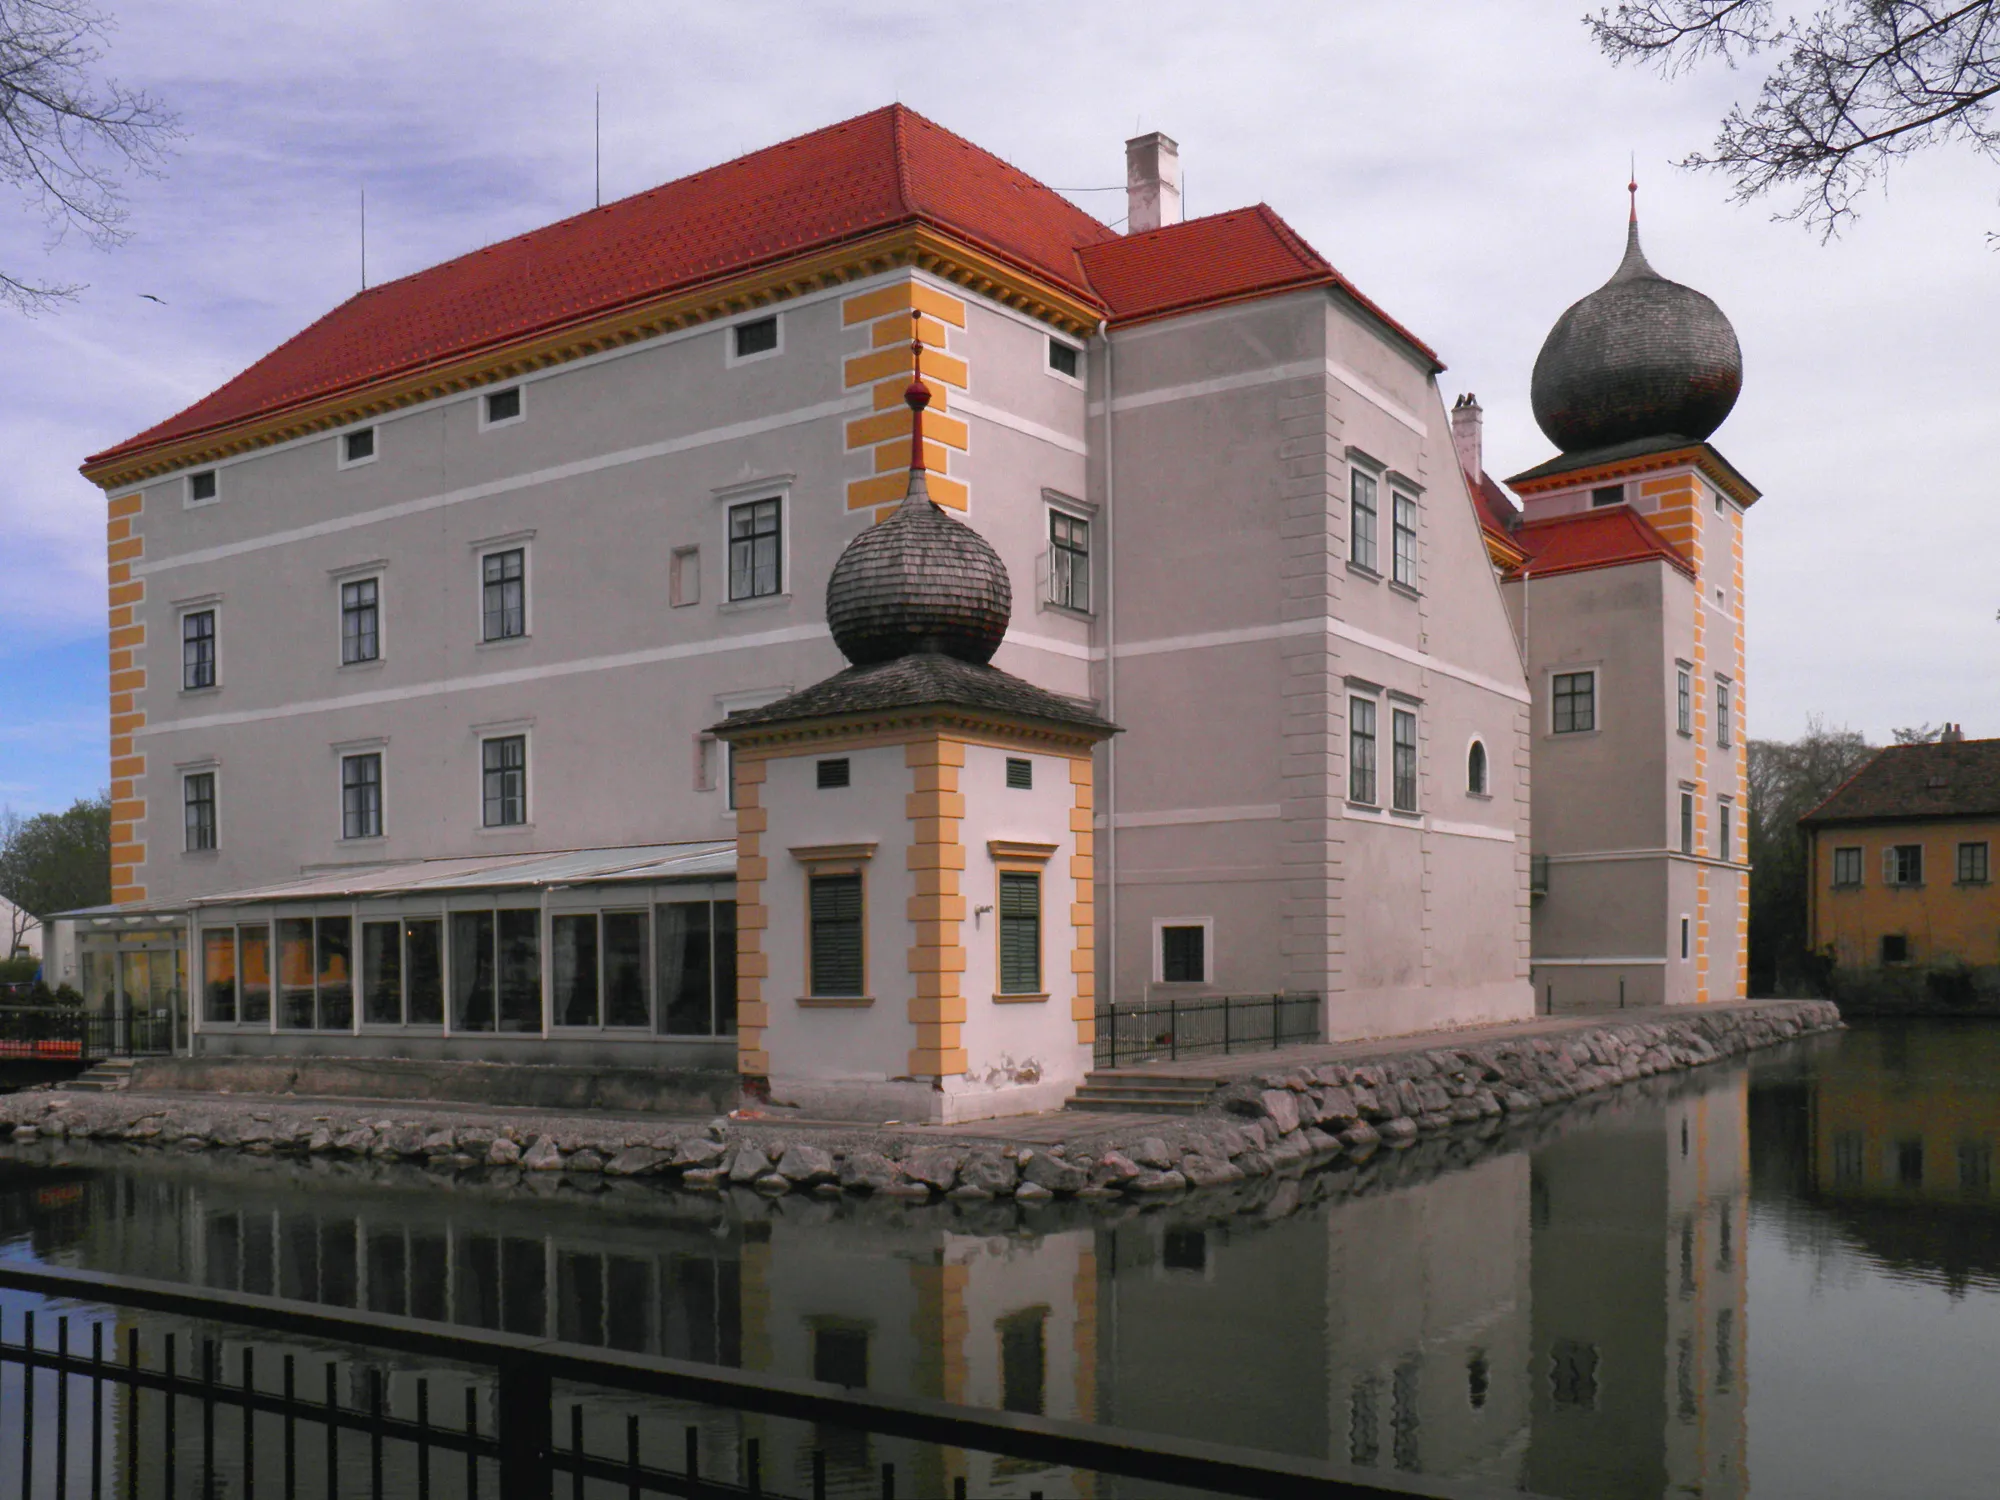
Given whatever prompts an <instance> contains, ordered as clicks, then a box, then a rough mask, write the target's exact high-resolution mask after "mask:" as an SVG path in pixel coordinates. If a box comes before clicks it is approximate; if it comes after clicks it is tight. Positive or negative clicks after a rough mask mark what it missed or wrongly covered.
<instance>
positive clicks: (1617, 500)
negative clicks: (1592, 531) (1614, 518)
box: [1590, 484, 1625, 510]
mask: <svg viewBox="0 0 2000 1500" xmlns="http://www.w3.org/2000/svg"><path fill="white" fill-rule="evenodd" d="M1624 503H1625V486H1624V485H1622V484H1600V485H1599V486H1598V487H1597V488H1596V489H1594V490H1592V491H1591V492H1590V507H1591V509H1592V510H1595V509H1597V508H1598V507H1599V506H1601V505H1623V504H1624Z"/></svg>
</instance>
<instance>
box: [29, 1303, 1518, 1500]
mask: <svg viewBox="0 0 2000 1500" xmlns="http://www.w3.org/2000/svg"><path fill="white" fill-rule="evenodd" d="M0 1288H4V1289H7V1290H11V1291H15V1292H25V1293H30V1294H35V1295H39V1296H42V1297H46V1298H54V1299H59V1300H60V1301H62V1302H65V1303H69V1304H74V1305H76V1306H77V1307H78V1308H79V1310H78V1311H76V1312H72V1313H67V1314H65V1313H61V1312H57V1313H55V1314H53V1315H51V1314H50V1313H48V1312H44V1314H43V1316H42V1317H41V1318H40V1319H39V1320H38V1319H37V1318H36V1317H35V1316H34V1315H33V1314H32V1313H30V1314H26V1315H25V1316H24V1318H23V1319H22V1320H20V1321H16V1320H14V1319H11V1318H0V1377H5V1376H8V1375H10V1374H11V1372H13V1371H16V1370H18V1372H19V1374H18V1378H17V1379H16V1380H14V1381H13V1382H12V1389H13V1391H14V1394H13V1396H12V1397H11V1398H10V1400H11V1402H12V1404H15V1405H17V1406H18V1407H19V1410H18V1411H8V1412H5V1413H4V1414H0V1442H5V1443H8V1444H12V1445H16V1446H17V1449H18V1451H14V1452H8V1451H5V1450H4V1449H0V1472H5V1471H6V1470H10V1469H13V1470H17V1471H18V1473H19V1476H20V1494H21V1495H22V1496H23V1497H24V1500H29V1497H33V1496H39V1495H46V1496H55V1497H59V1500H68V1497H69V1496H71V1495H73V1494H87V1495H90V1496H93V1497H95V1496H104V1495H114V1494H119V1495H124V1496H127V1497H130V1500H138V1497H139V1496H140V1495H141V1494H142V1493H143V1494H145V1495H147V1496H152V1495H167V1496H173V1495H178V1494H182V1493H194V1494H199V1495H202V1496H205V1497H206V1496H214V1495H219V1494H225V1493H226V1494H228V1495H230V1496H232V1497H234V1496H242V1497H244V1500H254V1497H255V1495H256V1494H257V1493H258V1492H259V1490H260V1488H261V1489H262V1491H263V1492H264V1493H266V1494H268V1495H272V1496H279V1495H282V1496H285V1497H287V1500H290V1497H292V1496H296V1495H313V1496H318V1495H324V1496H327V1497H329V1500H331V1497H334V1496H336V1495H338V1494H341V1493H348V1494H367V1495H369V1496H372V1497H375V1500H380V1497H382V1496H384V1495H385V1494H387V1493H391V1492H392V1491H393V1492H394V1493H396V1494H399V1495H401V1494H414V1495H416V1496H419V1497H422V1500H428V1497H429V1496H431V1495H432V1494H433V1493H451V1494H454V1495H458V1494H462V1495H466V1496H468V1497H476V1496H479V1495H482V1494H486V1495H496V1496H498V1497H500V1500H531V1497H532V1500H552V1497H554V1496H557V1495H569V1496H574V1497H578V1500H581V1497H583V1496H584V1495H586V1494H593V1495H600V1496H602V1495H624V1496H630V1497H634V1500H636V1497H638V1496H641V1495H681V1496H693V1497H709V1500H722V1497H725V1496H727V1497H736V1496H763V1495H766V1494H769V1495H771V1496H773V1497H774V1500H775V1497H778V1496H780V1495H783V1494H785V1493H792V1494H797V1493H798V1492H799V1491H798V1490H797V1489H791V1488H789V1483H790V1482H789V1481H788V1487H787V1488H786V1489H777V1488H773V1489H768V1490H767V1489H766V1487H765V1484H766V1477H767V1475H766V1465H765V1462H764V1454H763V1452H762V1445H761V1442H760V1440H759V1439H757V1438H744V1439H743V1440H742V1441H741V1443H740V1444H738V1445H732V1451H728V1452H717V1451H716V1448H717V1444H716V1443H715V1442H714V1441H713V1434H714V1431H715V1428H714V1425H713V1424H712V1423H711V1424H708V1425H704V1423H703V1422H701V1421H700V1420H697V1421H695V1422H693V1423H691V1424H688V1423H686V1420H685V1415H684V1414H687V1413H691V1412H699V1411H702V1410H706V1411H708V1412H710V1413H714V1412H722V1413H733V1414H737V1415H741V1414H757V1415H759V1416H762V1417H765V1418H770V1419H774V1421H775V1422H777V1423H788V1424H795V1425H796V1426H797V1427H798V1430H799V1431H801V1432H803V1433H806V1434H808V1435H809V1439H808V1442H807V1445H806V1446H805V1447H804V1448H803V1449H802V1450H801V1451H802V1452H803V1453H804V1454H805V1455H806V1461H805V1462H803V1463H799V1464H794V1465H787V1466H785V1467H784V1470H783V1472H785V1473H789V1474H791V1475H792V1476H794V1478H796V1479H797V1480H799V1481H802V1483H803V1485H804V1487H805V1488H806V1489H807V1490H808V1491H809V1493H810V1494H811V1495H812V1496H814V1497H815V1500H824V1497H825V1496H826V1495H827V1494H828V1493H829V1481H828V1471H829V1451H830V1450H831V1451H833V1452H834V1453H835V1454H836V1455H837V1456H838V1455H841V1454H843V1453H845V1454H847V1455H851V1454H852V1452H853V1448H852V1445H851V1444H847V1443H843V1442H842V1441H841V1440H840V1438H839V1437H838V1436H837V1434H840V1433H846V1434H859V1435H862V1436H863V1437H869V1436H878V1437H884V1438H891V1439H901V1440H905V1441H907V1442H909V1443H913V1444H916V1445H920V1448H921V1449H922V1450H924V1451H928V1452H930V1453H932V1454H933V1455H940V1454H944V1453H957V1454H959V1455H961V1456H962V1455H963V1454H964V1453H966V1452H968V1451H970V1452H976V1453H980V1454H990V1455H996V1456H998V1457H999V1458H1001V1459H1005V1460H1012V1461H1015V1462H1016V1463H1017V1464H1018V1465H1023V1466H1034V1465H1042V1466H1051V1467H1059V1468H1070V1469H1074V1470H1080V1471H1085V1472H1088V1473H1092V1474H1096V1475H1098V1476H1101V1477H1102V1478H1104V1479H1108V1480H1110V1481H1111V1483H1110V1484H1109V1485H1102V1484H1101V1485H1100V1486H1099V1487H1098V1488H1099V1490H1100V1492H1104V1493H1117V1492H1118V1490H1119V1488H1120V1486H1119V1485H1118V1484H1117V1481H1118V1480H1120V1479H1131V1480H1138V1481H1141V1482H1142V1483H1144V1484H1147V1485H1158V1484H1166V1485H1173V1486H1177V1487H1182V1488H1185V1489H1189V1490H1194V1491H1206V1492H1208V1493H1211V1494H1217V1495H1245V1496H1272V1497H1277V1496H1287V1497H1290V1496H1299V1497H1307V1496H1310V1497H1327V1500H1346V1497H1353V1500H1392V1497H1399V1496H1409V1495H1428V1496H1433V1497H1440V1500H1449V1497H1457V1500H1497V1492H1494V1491H1486V1490H1479V1489H1475V1488H1472V1487H1468V1486H1464V1485H1459V1484H1455V1483H1451V1482H1446V1481H1426V1480H1422V1479H1418V1478H1414V1477H1410V1476H1405V1475H1397V1476H1395V1477H1394V1478H1393V1479H1383V1478H1378V1477H1377V1476H1374V1475H1372V1474H1368V1473H1365V1472H1363V1471H1360V1470H1354V1469H1347V1468H1341V1467H1338V1466H1334V1465H1330V1464H1325V1463H1320V1462H1318V1461H1315V1460H1311V1459H1302V1458H1289V1457H1284V1456H1280V1455H1275V1454H1267V1453H1261V1452H1255V1451H1251V1450H1246V1449H1238V1448H1230V1447H1223V1446H1220V1445H1217V1444H1210V1443H1198V1442H1190V1441H1188V1440H1186V1439H1182V1438H1178V1437H1172V1436H1167V1435H1160V1434H1152V1433H1143V1434H1142V1433H1133V1432H1125V1431H1121V1430H1118V1429H1115V1428H1102V1427H1092V1426H1088V1425H1085V1424H1083V1423H1078V1422H1064V1421H1053V1420H1050V1419H1048V1418H1044V1417H1036V1416H1027V1415H1021V1414H1017V1413H1012V1412H999V1411H983V1410H976V1409H973V1408H968V1407H961V1406H953V1405H950V1404H948V1403H946V1402H942V1401H933V1400H925V1399H920V1398H909V1397H893V1396H882V1395H875V1394H871V1393H869V1392H867V1391H861V1390H849V1389H844V1388H842V1387H840V1386H835V1385H827V1384H822V1383H819V1382H816V1381H806V1380H793V1379H787V1378H784V1377H780V1376H772V1375H766V1374H760V1373H755V1372H751V1371H744V1370H735V1369H727V1368H723V1367H719V1366H709V1365H697V1364H690V1363H686V1362H682V1361H676V1360H663V1359H655V1358H649V1357H646V1356H643V1355H633V1354H619V1353H613V1352H609V1351H605V1350H601V1349H593V1348H589V1347H586V1346H583V1345H578V1344H567V1343H559V1342H556V1341H554V1340H542V1339H535V1338H524V1337H520V1336H512V1335H507V1334H500V1333H490V1332H485V1331H483V1330H475V1329H465V1328H457V1327H452V1326H449V1325H442V1324H435V1323H424V1322H420V1321H418V1320H416V1319H413V1318H402V1317H391V1316H387V1315H384V1314H379V1313H362V1312H353V1311H346V1310H339V1309H329V1308H324V1307H319V1306H315V1305H312V1304H309V1303H298V1302H287V1301H282V1300H280V1299H277V1298H271V1297H252V1296H245V1295H243V1294H240V1293H231V1292H211V1291H202V1290H197V1289H194V1288H190V1287H185V1286H180V1285H175V1284H173V1283H169V1282H159V1281H144V1280H139V1279H137V1278H133V1277H122V1276H110V1275H105V1274H102V1273H98V1272H89V1271H63V1270H52V1269H48V1268H44V1267H38V1266H24V1265H0ZM100 1310H110V1312H111V1316H110V1317H106V1316H104V1315H103V1312H102V1311H100ZM140 1313H144V1314H151V1315H153V1316H154V1317H156V1318H167V1319H180V1320H187V1322H184V1323H182V1324H181V1325H180V1326H179V1329H178V1331H169V1330H162V1329H161V1328H159V1327H157V1326H156V1327H154V1328H153V1329H151V1330H143V1329H142V1328H141V1327H139V1326H138V1325H137V1322H136V1320H135V1317H134V1315H135V1314H140ZM190 1323H191V1324H192V1325H193V1326H192V1327H190V1326H189V1324H190ZM51 1325H53V1327H51ZM17 1328H18V1330H19V1337H18V1338H10V1337H9V1336H8V1335H10V1334H11V1333H13V1332H14V1331H15V1329H17ZM210 1330H213V1331H210ZM121 1335H122V1337H121ZM184 1336H185V1338H186V1343H185V1344H183V1343H182V1339H183V1337H184ZM255 1336H262V1337H263V1338H264V1339H265V1341H266V1342H265V1343H264V1344H263V1346H262V1347H260V1346H259V1344H258V1343H257V1342H256V1337H255ZM274 1339H275V1340H284V1341H287V1342H289V1343H291V1344H292V1345H294V1346H301V1345H304V1346H317V1347H318V1348H321V1349H324V1348H328V1347H331V1348H336V1349H344V1350H349V1351H355V1350H359V1351H365V1353H366V1355H368V1356H370V1357H372V1358H373V1359H374V1360H375V1361H376V1363H374V1364H371V1365H369V1366H367V1368H366V1370H365V1374H366V1379H365V1381H364V1382H362V1383H361V1384H362V1389H361V1393H360V1396H359V1399H358V1400H357V1399H355V1393H354V1382H353V1381H351V1380H350V1381H349V1382H348V1385H349V1393H348V1397H347V1399H343V1397H342V1390H341V1386H342V1381H341V1379H340V1369H341V1361H339V1360H337V1359H332V1358H328V1357H326V1356H325V1355H323V1354H319V1353H301V1352H297V1348H296V1347H295V1348H294V1350H293V1351H291V1352H286V1351H283V1350H281V1349H278V1348H277V1347H276V1346H274V1345H273V1344H272V1343H271V1342H270V1341H271V1340H274ZM184 1354H186V1355H187V1356H189V1357H187V1358H185V1359H184V1358H183V1355H184ZM260 1355H261V1356H263V1357H260ZM273 1355H275V1356H276V1357H272V1356H273ZM384 1356H395V1357H398V1358H400V1359H402V1360H404V1361H410V1360H415V1361H417V1362H418V1364H419V1369H420V1370H421V1371H422V1372H423V1373H417V1374H416V1375H415V1376H414V1378H413V1379H411V1378H404V1377H407V1376H409V1375H410V1374H411V1372H410V1371H408V1370H405V1371H402V1372H400V1374H399V1376H398V1379H397V1380H396V1382H395V1384H396V1393H395V1397H394V1398H393V1399H392V1396H391V1394H390V1389H389V1387H390V1384H391V1382H390V1379H389V1376H388V1373H387V1371H386V1370H385V1368H384V1367H383V1365H382V1364H381V1363H380V1361H382V1359H383V1357H384ZM440 1366H442V1367H445V1368H443V1369H440V1368H439V1367H440ZM348 1369H349V1373H350V1374H352V1373H354V1372H355V1371H357V1370H360V1369H361V1367H360V1366H357V1365H355V1364H353V1362H352V1356H351V1355H350V1356H349V1361H348ZM434 1396H435V1399H434ZM635 1397H636V1398H641V1399H642V1400H644V1401H647V1402H651V1403H662V1402H664V1403H673V1404H674V1405H675V1406H676V1407H677V1408H678V1409H679V1412H680V1413H681V1414H683V1415H675V1414H674V1413H663V1412H662V1411H661V1410H660V1409H659V1407H658V1406H657V1405H652V1406H649V1407H647V1408H646V1409H644V1410H641V1411H630V1410H627V1411H625V1412H624V1413H623V1416H624V1421H623V1424H622V1430H618V1424H616V1423H615V1422H614V1423H612V1424H611V1426H612V1428H613V1430H614V1431H616V1432H617V1436H618V1437H622V1442H614V1443H613V1445H612V1451H604V1447H603V1444H604V1437H605V1432H606V1427H607V1423H606V1421H605V1420H604V1417H605V1412H604V1410H603V1407H604V1404H605V1402H606V1401H607V1400H612V1401H616V1400H619V1399H621V1398H622V1399H623V1400H625V1401H626V1403H627V1404H628V1405H629V1404H630V1401H631V1398H635ZM593 1405H594V1406H595V1407H596V1408H597V1409H596V1410H595V1411H592V1410H590V1408H591V1407H593ZM666 1420H672V1421H674V1422H675V1423H676V1425H679V1426H680V1431H679V1433H678V1436H679V1437H680V1438H681V1439H682V1441H681V1442H680V1443H679V1444H678V1445H670V1446H677V1447H678V1452H676V1453H675V1454H674V1455H673V1461H672V1462H662V1461H661V1450H660V1445H659V1441H658V1440H659V1438H660V1436H661V1432H660V1428H661V1426H662V1424H663V1422H664V1421H666ZM587 1431H589V1432H594V1433H595V1434H597V1446H593V1445H592V1444H591V1443H590V1442H587V1441H586V1432H587ZM705 1433H706V1434H708V1435H709V1436H710V1438H711V1441H710V1442H709V1443H707V1444H704V1442H703V1440H702V1439H703V1436H704V1434H705ZM950 1468H951V1466H950V1465H941V1464H932V1465H927V1466H924V1467H923V1468H922V1469H921V1471H920V1472H921V1473H923V1474H926V1475H931V1476H941V1475H944V1474H946V1473H948V1472H949V1471H950ZM778 1472H780V1471H779V1470H778V1468H777V1467H776V1466H773V1467H772V1473H773V1474H775V1473H778ZM843 1477H845V1478H848V1479H849V1480H850V1483H849V1484H847V1485H845V1486H843V1488H844V1489H845V1490H846V1492H847V1493H849V1494H856V1495H859V1494H863V1493H866V1494H869V1495H874V1494H878V1493H879V1494H880V1495H882V1496H883V1497H885V1500H894V1497H895V1495H896V1494H897V1493H898V1479H897V1474H896V1469H895V1466H894V1464H890V1463H885V1464H882V1465H881V1466H880V1468H879V1470H874V1469H871V1470H870V1472H869V1473H868V1475H867V1485H866V1489H865V1490H863V1489H860V1488H858V1487H856V1486H854V1485H853V1484H852V1482H851V1480H852V1477H853V1476H852V1474H851V1472H850V1473H849V1474H847V1475H844V1476H843ZM928 1483H929V1481H925V1480H919V1485H911V1484H910V1483H909V1476H908V1474H907V1472H906V1476H905V1479H904V1481H903V1485H904V1488H903V1490H902V1493H904V1494H906V1495H908V1494H919V1495H923V1494H928V1493H929V1490H928V1489H927V1488H922V1487H919V1486H921V1485H926V1484H928ZM1010 1488H1011V1486H1010ZM937 1492H938V1493H939V1494H940V1495H942V1494H943V1493H946V1492H947V1490H946V1488H945V1487H944V1486H943V1485H941V1484H940V1485H938V1486H937ZM948 1492H949V1493H951V1494H953V1495H954V1496H957V1497H964V1496H965V1495H967V1493H968V1485H967V1480H966V1476H965V1473H964V1472H963V1468H962V1465H961V1467H960V1470H959V1472H957V1473H956V1474H954V1475H953V1476H952V1477H951V1479H950V1483H949V1490H948ZM1035 1493H1037V1494H1039V1491H1037V1492H1035ZM1509 1493H1510V1494H1514V1493H1517V1492H1511V1491H1510V1492H1509Z"/></svg>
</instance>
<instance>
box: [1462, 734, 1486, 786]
mask: <svg viewBox="0 0 2000 1500" xmlns="http://www.w3.org/2000/svg"><path fill="white" fill-rule="evenodd" d="M1465 789H1466V790H1467V791H1468V792H1470V793H1472V795H1473V796H1475V797H1484V796H1485V795H1486V747H1485V746H1484V745H1482V744H1480V743H1479V741H1478V740H1474V741H1473V742H1472V748H1471V749H1470V750H1468V751H1466V752H1465Z"/></svg>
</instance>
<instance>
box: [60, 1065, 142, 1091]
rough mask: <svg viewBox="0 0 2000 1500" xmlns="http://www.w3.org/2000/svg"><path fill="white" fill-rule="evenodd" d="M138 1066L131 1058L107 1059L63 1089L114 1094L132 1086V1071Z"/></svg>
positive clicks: (72, 1080) (87, 1070) (75, 1078)
mask: <svg viewBox="0 0 2000 1500" xmlns="http://www.w3.org/2000/svg"><path fill="white" fill-rule="evenodd" d="M136 1066H137V1064H136V1063H135V1062H134V1060H133V1059H131V1058H129V1057H107V1058H105V1059H104V1060H103V1061H101V1062H99V1063H96V1064H95V1065H93V1066H92V1067H90V1068H88V1069H86V1070H85V1071H84V1072H82V1073H79V1074H78V1075H77V1076H76V1077H74V1078H72V1079H71V1080H70V1081H69V1082H68V1083H66V1084H64V1085H63V1087H64V1088H65V1089H68V1090H70V1091H72V1092H76V1093H84V1094H106V1093H112V1092H114V1091H116V1090H118V1089H123V1088H127V1087H129V1086H130V1085H131V1082H132V1069H133V1068H134V1067H136Z"/></svg>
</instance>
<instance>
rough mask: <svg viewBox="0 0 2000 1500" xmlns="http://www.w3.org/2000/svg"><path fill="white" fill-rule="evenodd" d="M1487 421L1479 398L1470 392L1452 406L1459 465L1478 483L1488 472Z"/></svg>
mask: <svg viewBox="0 0 2000 1500" xmlns="http://www.w3.org/2000/svg"><path fill="white" fill-rule="evenodd" d="M1485 423H1486V413H1485V411H1484V410H1482V409H1481V407H1480V405H1479V398H1478V397H1477V396H1475V395H1473V394H1471V393H1470V392H1467V393H1466V394H1465V395H1463V396H1460V397H1459V398H1458V400H1456V401H1454V402H1453V403H1452V407H1451V445H1452V447H1454V448H1456V449H1457V450H1458V466H1459V467H1460V468H1461V469H1463V470H1465V472H1466V473H1468V474H1470V475H1471V476H1472V480H1473V483H1475V484H1477V483H1478V482H1479V478H1480V476H1481V475H1482V474H1484V473H1485V472H1486V454H1485V451H1484V448H1485V436H1484V433H1483V431H1482V429H1483V428H1484V426H1485Z"/></svg>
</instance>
